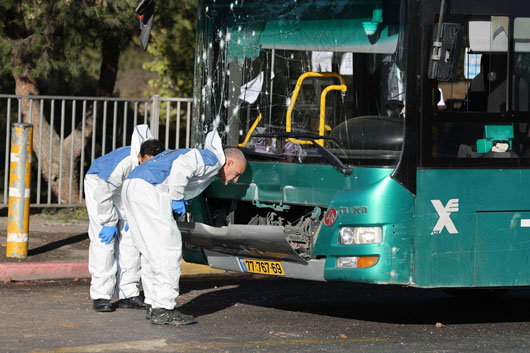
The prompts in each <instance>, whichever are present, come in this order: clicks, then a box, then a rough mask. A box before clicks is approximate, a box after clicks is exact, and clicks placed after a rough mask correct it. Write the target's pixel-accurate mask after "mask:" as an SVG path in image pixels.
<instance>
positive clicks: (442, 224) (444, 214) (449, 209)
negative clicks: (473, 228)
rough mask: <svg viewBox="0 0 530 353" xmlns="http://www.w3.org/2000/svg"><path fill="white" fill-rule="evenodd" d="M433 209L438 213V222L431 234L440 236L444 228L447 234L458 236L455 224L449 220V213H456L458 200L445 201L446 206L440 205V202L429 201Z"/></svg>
mask: <svg viewBox="0 0 530 353" xmlns="http://www.w3.org/2000/svg"><path fill="white" fill-rule="evenodd" d="M431 203H432V205H433V206H434V209H435V210H436V212H437V213H438V216H439V217H440V218H438V222H436V224H435V225H434V228H433V230H432V233H431V234H440V233H441V232H442V230H443V229H444V228H446V229H447V231H448V232H449V234H458V230H457V229H456V227H455V224H454V223H453V221H452V220H451V213H453V212H458V199H451V200H449V201H447V205H445V207H444V205H442V202H441V201H440V200H431Z"/></svg>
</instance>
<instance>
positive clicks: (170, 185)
mask: <svg viewBox="0 0 530 353" xmlns="http://www.w3.org/2000/svg"><path fill="white" fill-rule="evenodd" d="M246 164H247V162H246V159H245V156H244V155H243V153H242V152H241V151H240V150H239V149H237V148H227V149H225V150H224V151H223V147H222V143H221V139H220V137H219V135H218V134H217V132H216V131H214V132H210V133H209V134H208V135H207V136H206V141H205V145H204V149H197V148H195V149H181V150H166V151H164V152H162V153H161V154H159V155H157V156H156V157H153V158H152V159H150V160H149V161H147V162H146V163H144V164H142V165H141V166H139V167H138V168H136V169H135V170H133V171H132V172H131V174H129V176H128V177H127V179H126V180H125V182H124V184H123V188H122V200H123V205H124V208H125V214H126V217H127V222H128V224H129V226H130V231H131V235H132V238H133V242H134V245H135V246H136V248H137V249H138V250H139V251H140V253H141V256H140V258H141V268H142V270H141V277H142V286H143V289H144V294H145V303H146V304H147V317H146V318H150V319H151V323H152V324H156V325H164V324H177V325H186V324H190V323H193V322H194V321H195V319H194V317H193V316H192V315H186V314H183V313H181V312H179V311H178V310H176V309H175V305H176V299H177V296H178V295H179V278H180V273H181V272H180V271H181V267H180V266H181V264H180V263H181V258H182V238H181V234H180V231H179V229H178V227H177V223H176V221H175V218H174V217H173V212H176V213H178V214H180V215H185V214H186V207H185V205H186V200H190V199H193V198H194V197H196V196H197V195H199V194H200V193H201V192H202V191H203V190H204V189H206V187H207V186H208V185H209V184H210V183H211V182H212V180H213V179H214V178H215V177H216V176H218V177H219V179H221V181H222V182H223V183H224V184H225V185H226V184H228V183H229V182H237V180H238V178H239V176H240V175H241V174H242V173H243V172H244V171H245V168H246Z"/></svg>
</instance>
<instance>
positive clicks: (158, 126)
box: [0, 94, 192, 208]
mask: <svg viewBox="0 0 530 353" xmlns="http://www.w3.org/2000/svg"><path fill="white" fill-rule="evenodd" d="M191 111H192V99H190V98H166V97H158V96H152V97H151V98H148V99H140V98H100V97H69V96H19V95H6V94H0V136H5V143H4V144H2V145H1V146H0V168H1V166H2V165H3V166H4V173H3V179H0V180H1V182H2V183H3V192H2V194H1V195H0V196H1V197H0V208H3V207H7V206H8V178H9V159H10V138H11V136H10V134H11V124H12V123H14V122H23V121H24V120H25V121H26V122H31V119H28V117H33V119H32V120H33V124H34V133H33V134H34V135H33V151H34V154H33V155H34V157H36V159H35V158H34V159H33V165H32V181H31V206H33V207H74V206H83V205H84V196H83V178H84V174H85V172H86V170H87V169H88V167H89V166H90V164H91V163H92V162H93V161H94V159H96V158H98V157H100V156H102V155H104V154H105V153H108V152H110V151H112V150H114V149H116V148H118V147H121V146H127V145H129V143H130V137H131V135H132V131H133V128H134V126H136V125H137V124H147V123H148V124H149V125H150V127H151V131H152V133H153V135H154V136H155V137H158V139H159V140H160V141H161V142H162V143H163V144H164V146H165V148H166V149H167V148H187V147H189V145H190V127H191ZM24 116H25V117H26V118H24ZM0 176H1V173H0Z"/></svg>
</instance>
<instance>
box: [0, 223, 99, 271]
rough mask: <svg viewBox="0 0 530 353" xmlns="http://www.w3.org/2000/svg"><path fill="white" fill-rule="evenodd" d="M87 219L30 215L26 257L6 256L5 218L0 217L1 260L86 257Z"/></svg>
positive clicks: (78, 260)
mask: <svg viewBox="0 0 530 353" xmlns="http://www.w3.org/2000/svg"><path fill="white" fill-rule="evenodd" d="M87 231H88V220H87V219H73V220H68V219H64V217H61V216H60V215H59V216H57V215H56V216H51V215H48V214H42V213H41V214H32V215H30V221H29V240H28V257H27V258H25V259H17V258H7V257H6V240H7V217H0V240H1V245H2V247H1V248H0V262H36V261H38V262H48V261H50V262H55V261H67V262H82V261H87V259H88V245H89V239H88V233H87Z"/></svg>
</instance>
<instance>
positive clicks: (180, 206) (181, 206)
mask: <svg viewBox="0 0 530 353" xmlns="http://www.w3.org/2000/svg"><path fill="white" fill-rule="evenodd" d="M171 208H172V209H173V212H175V213H177V214H179V215H181V216H185V215H186V204H185V202H184V200H178V201H177V200H173V201H171Z"/></svg>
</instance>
